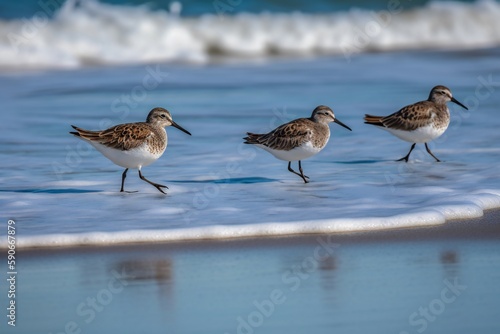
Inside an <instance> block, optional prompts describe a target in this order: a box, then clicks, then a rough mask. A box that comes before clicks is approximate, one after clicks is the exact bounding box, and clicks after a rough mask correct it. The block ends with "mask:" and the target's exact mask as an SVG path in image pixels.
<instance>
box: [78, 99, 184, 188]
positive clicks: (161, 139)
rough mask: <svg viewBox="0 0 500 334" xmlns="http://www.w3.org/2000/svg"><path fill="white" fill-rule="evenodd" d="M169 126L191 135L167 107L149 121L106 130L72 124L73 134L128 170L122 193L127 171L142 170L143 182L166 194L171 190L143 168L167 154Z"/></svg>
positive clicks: (158, 109)
mask: <svg viewBox="0 0 500 334" xmlns="http://www.w3.org/2000/svg"><path fill="white" fill-rule="evenodd" d="M166 126H173V127H176V128H177V129H179V130H181V131H183V132H185V133H187V134H188V135H191V133H189V132H188V131H187V130H185V129H184V128H182V127H181V126H179V125H178V124H177V123H175V122H174V121H173V120H172V116H171V115H170V112H169V111H168V110H166V109H163V108H154V109H152V110H151V111H150V112H149V114H148V117H147V119H146V122H139V123H126V124H119V125H115V126H113V127H111V128H109V129H107V130H102V131H90V130H85V129H81V128H79V127H76V126H74V125H72V127H73V129H75V130H76V131H77V132H70V133H71V134H72V135H75V136H76V137H78V138H80V139H83V140H85V141H87V142H88V143H90V144H91V145H92V146H94V147H95V148H96V149H97V150H98V151H99V152H101V153H102V154H103V155H104V156H105V157H106V158H108V159H109V160H111V161H113V162H114V163H115V164H117V165H118V166H121V167H124V168H125V171H124V172H123V174H122V186H121V189H120V192H123V191H124V190H123V185H124V183H125V178H126V177H127V171H128V170H129V168H133V169H137V170H139V177H140V178H141V179H142V180H144V181H146V182H148V183H149V184H151V185H153V186H154V187H155V188H156V189H158V190H159V191H160V192H162V193H164V194H165V192H164V191H163V189H162V188H167V189H168V187H167V186H164V185H161V184H158V183H154V182H151V181H149V180H148V179H146V178H145V177H144V176H143V175H142V173H141V168H142V167H144V166H147V165H150V164H152V163H153V162H155V161H156V160H157V159H158V158H159V157H161V156H162V154H163V152H165V149H166V148H167V142H168V139H167V132H166V131H165V127H166Z"/></svg>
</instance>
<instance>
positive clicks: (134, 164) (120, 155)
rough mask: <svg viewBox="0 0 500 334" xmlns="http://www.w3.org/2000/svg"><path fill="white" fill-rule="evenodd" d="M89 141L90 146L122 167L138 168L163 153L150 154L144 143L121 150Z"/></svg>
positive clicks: (156, 158) (148, 163)
mask: <svg viewBox="0 0 500 334" xmlns="http://www.w3.org/2000/svg"><path fill="white" fill-rule="evenodd" d="M89 143H90V144H92V146H94V147H95V148H96V149H97V150H98V151H99V152H101V153H102V155H104V156H105V157H106V158H108V159H109V160H111V161H113V162H114V163H115V164H117V165H118V166H121V167H124V168H135V169H140V168H141V167H144V166H147V165H150V164H152V163H153V162H155V161H156V160H158V158H159V157H161V156H162V154H163V152H161V153H159V154H152V153H151V152H149V150H148V148H147V145H146V144H144V145H141V146H139V147H137V148H134V149H131V150H127V151H121V150H117V149H114V148H110V147H108V146H105V145H102V144H99V143H96V142H92V141H91V142H89Z"/></svg>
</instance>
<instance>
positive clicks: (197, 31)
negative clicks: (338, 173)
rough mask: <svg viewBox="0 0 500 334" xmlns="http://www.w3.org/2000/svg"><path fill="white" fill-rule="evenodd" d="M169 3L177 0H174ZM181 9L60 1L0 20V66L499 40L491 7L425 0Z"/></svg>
mask: <svg viewBox="0 0 500 334" xmlns="http://www.w3.org/2000/svg"><path fill="white" fill-rule="evenodd" d="M174 4H176V3H174ZM179 11H180V6H171V10H170V11H163V10H158V11H153V10H151V9H150V8H148V7H147V6H135V7H132V6H123V5H122V6H117V5H109V4H103V3H99V2H97V1H95V0H89V1H78V2H77V1H67V2H65V4H64V6H63V7H62V8H61V9H60V10H59V11H58V12H56V13H55V15H53V17H51V18H50V19H47V15H45V14H43V15H35V16H34V17H33V18H31V19H29V20H27V19H22V20H0V68H10V69H13V68H47V67H49V68H78V67H81V66H88V65H103V64H131V63H150V62H171V61H175V62H187V63H206V62H210V61H212V60H214V59H215V58H220V57H221V56H223V57H232V58H237V59H238V58H243V59H246V58H266V57H270V56H276V55H282V56H305V55H325V54H326V55H340V56H345V57H347V58H350V57H351V56H352V55H353V54H356V53H360V52H369V51H391V50H410V49H411V50H419V49H429V48H432V49H470V48H479V47H491V46H497V45H499V44H500V4H499V3H497V2H495V1H491V0H485V1H478V2H475V3H472V4H464V3H458V2H432V3H430V4H428V5H426V6H425V7H421V8H413V9H408V10H405V8H404V7H403V6H401V7H400V8H399V7H398V8H397V10H395V11H392V12H391V11H389V10H384V11H378V12H376V11H368V10H359V9H352V10H350V11H347V12H334V13H324V14H306V13H301V12H294V13H268V12H263V13H256V14H253V13H252V14H251V13H239V14H236V15H217V14H216V13H214V14H205V15H202V16H198V17H182V16H181V15H180V13H179Z"/></svg>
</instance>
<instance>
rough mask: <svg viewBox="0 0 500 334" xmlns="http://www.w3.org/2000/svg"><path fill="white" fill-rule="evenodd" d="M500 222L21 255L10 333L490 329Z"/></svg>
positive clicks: (493, 328)
mask: <svg viewBox="0 0 500 334" xmlns="http://www.w3.org/2000/svg"><path fill="white" fill-rule="evenodd" d="M499 217H500V211H487V212H486V213H485V215H484V217H482V218H479V219H474V220H457V221H452V222H449V223H447V224H444V225H441V226H435V227H427V228H414V229H401V230H388V231H378V232H369V233H344V234H331V235H309V236H301V237H296V236H294V237H281V238H259V239H235V240H227V241H200V242H184V243H165V244H141V245H134V246H127V247H125V246H112V247H81V248H70V249H64V248H54V249H43V250H41V249H33V250H23V251H22V253H21V255H20V260H19V263H20V264H19V267H20V268H22V269H19V287H18V289H19V298H18V300H19V304H20V305H22V306H20V307H19V310H18V326H17V328H16V330H19V331H18V332H19V333H32V332H35V331H36V332H39V333H60V332H63V333H64V332H68V333H69V332H75V333H77V332H79V331H78V330H81V332H82V333H84V332H91V333H109V332H110V331H113V330H119V331H120V332H121V333H139V332H147V333H165V332H167V333H291V332H293V333H305V332H311V331H312V332H314V333H331V332H332V331H335V332H342V333H366V332H370V333H422V332H424V331H425V332H426V333H471V332H478V333H479V332H480V333H496V332H497V331H498V329H499V325H498V321H497V315H498V309H499V306H500V303H499V300H498V298H497V297H498V295H499V294H500V288H499V287H498V284H497V283H498V278H499V275H500V243H499V242H498V241H499V239H500V223H499V222H500V219H499ZM118 319H119V320H118ZM117 320H118V321H117ZM2 326H4V325H2Z"/></svg>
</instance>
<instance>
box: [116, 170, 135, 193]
mask: <svg viewBox="0 0 500 334" xmlns="http://www.w3.org/2000/svg"><path fill="white" fill-rule="evenodd" d="M127 172H128V168H126V169H125V170H124V171H123V174H122V188H121V189H120V192H121V193H122V192H126V193H136V192H137V191H125V190H123V185H124V184H125V178H126V177H127Z"/></svg>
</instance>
